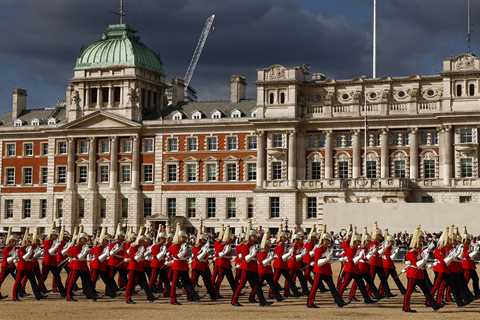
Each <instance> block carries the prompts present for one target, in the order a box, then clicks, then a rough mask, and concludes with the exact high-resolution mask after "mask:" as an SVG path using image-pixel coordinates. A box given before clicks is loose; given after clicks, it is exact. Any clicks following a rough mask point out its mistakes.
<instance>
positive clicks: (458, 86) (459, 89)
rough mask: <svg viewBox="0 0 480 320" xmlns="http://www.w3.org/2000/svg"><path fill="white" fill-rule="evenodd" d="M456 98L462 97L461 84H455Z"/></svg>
mask: <svg viewBox="0 0 480 320" xmlns="http://www.w3.org/2000/svg"><path fill="white" fill-rule="evenodd" d="M456 93H457V97H461V96H462V85H461V84H457V92H456Z"/></svg>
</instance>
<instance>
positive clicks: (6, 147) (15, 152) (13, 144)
mask: <svg viewBox="0 0 480 320" xmlns="http://www.w3.org/2000/svg"><path fill="white" fill-rule="evenodd" d="M9 146H13V154H9V151H10V150H9V149H8V148H9ZM16 155H17V144H16V143H15V142H13V143H12V142H9V143H5V156H6V157H7V158H12V157H15V156H16Z"/></svg>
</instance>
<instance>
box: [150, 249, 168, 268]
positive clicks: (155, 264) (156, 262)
mask: <svg viewBox="0 0 480 320" xmlns="http://www.w3.org/2000/svg"><path fill="white" fill-rule="evenodd" d="M161 249H162V246H161V245H159V244H154V245H153V246H152V261H150V268H152V269H160V268H163V266H164V265H165V260H158V259H157V255H158V254H159V253H160V250H161Z"/></svg>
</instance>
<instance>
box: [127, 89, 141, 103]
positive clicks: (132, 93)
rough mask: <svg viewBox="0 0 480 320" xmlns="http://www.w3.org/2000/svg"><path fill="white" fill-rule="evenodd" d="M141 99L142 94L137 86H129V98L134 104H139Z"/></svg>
mask: <svg viewBox="0 0 480 320" xmlns="http://www.w3.org/2000/svg"><path fill="white" fill-rule="evenodd" d="M139 99H140V95H139V92H138V89H136V88H129V89H128V100H129V101H130V104H131V105H132V106H137V104H138V101H139Z"/></svg>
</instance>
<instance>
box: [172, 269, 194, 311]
mask: <svg viewBox="0 0 480 320" xmlns="http://www.w3.org/2000/svg"><path fill="white" fill-rule="evenodd" d="M172 273H173V275H172V286H171V288H170V303H171V304H174V303H176V302H177V286H178V284H179V283H180V282H181V284H182V288H184V289H185V291H187V297H188V298H189V299H191V300H193V301H198V300H200V297H199V296H198V293H197V292H196V291H195V289H194V288H193V285H192V282H191V281H190V277H189V276H188V271H183V270H173V272H172Z"/></svg>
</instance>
